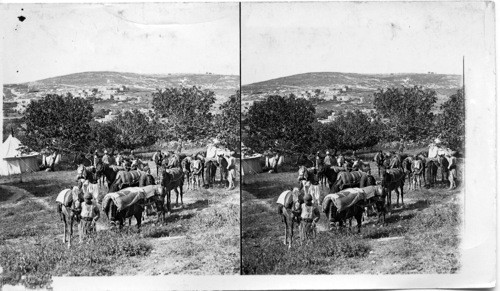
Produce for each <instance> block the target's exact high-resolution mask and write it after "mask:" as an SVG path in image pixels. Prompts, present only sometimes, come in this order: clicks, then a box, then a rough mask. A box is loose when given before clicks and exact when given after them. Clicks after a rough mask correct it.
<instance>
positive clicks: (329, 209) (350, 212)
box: [323, 185, 386, 233]
mask: <svg viewBox="0 0 500 291" xmlns="http://www.w3.org/2000/svg"><path fill="white" fill-rule="evenodd" d="M368 191H370V192H372V193H373V194H372V195H371V197H370V198H368V199H361V200H359V201H357V202H355V203H353V204H352V205H350V206H349V207H347V208H345V209H342V208H337V206H336V205H335V203H334V202H333V200H332V197H335V195H339V196H344V195H352V194H353V193H355V192H358V193H359V194H366V192H368ZM385 197H386V194H385V192H384V190H383V188H382V187H381V186H374V185H372V186H368V187H363V188H350V189H348V190H344V191H341V192H339V193H335V194H329V195H327V196H326V197H325V200H324V202H323V212H324V213H325V215H326V217H327V218H328V221H329V222H330V224H331V225H334V224H336V223H338V226H339V227H340V228H342V227H343V226H344V224H345V223H346V221H347V220H348V219H349V228H351V227H352V222H351V218H355V219H356V222H357V227H358V233H360V232H361V225H362V218H363V213H364V211H365V208H367V207H370V206H372V205H373V206H375V208H376V209H377V213H378V222H380V220H381V218H382V219H383V220H382V223H383V224H384V223H385V215H386V208H385ZM337 199H339V198H337Z"/></svg>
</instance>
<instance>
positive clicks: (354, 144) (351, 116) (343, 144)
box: [331, 110, 380, 151]
mask: <svg viewBox="0 0 500 291" xmlns="http://www.w3.org/2000/svg"><path fill="white" fill-rule="evenodd" d="M332 127H334V128H335V131H336V133H337V134H336V135H335V136H332V137H331V138H332V139H337V141H336V143H337V144H338V146H339V148H340V149H342V150H354V151H355V150H358V149H361V148H365V147H372V146H374V145H376V144H377V143H378V141H379V139H380V132H379V128H378V127H377V124H376V123H372V122H371V120H370V117H369V116H368V115H366V114H364V113H363V112H361V111H360V110H355V111H353V112H351V111H348V112H345V113H342V114H340V115H339V116H338V117H337V118H336V119H335V121H334V122H332Z"/></svg>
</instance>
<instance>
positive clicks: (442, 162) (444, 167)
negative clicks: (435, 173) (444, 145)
mask: <svg viewBox="0 0 500 291" xmlns="http://www.w3.org/2000/svg"><path fill="white" fill-rule="evenodd" d="M438 164H439V168H440V169H441V171H440V172H441V184H443V183H444V184H445V186H447V184H448V183H449V180H448V176H449V172H450V171H449V170H448V166H449V165H450V162H449V161H448V159H447V158H446V157H445V156H444V155H440V156H438Z"/></svg>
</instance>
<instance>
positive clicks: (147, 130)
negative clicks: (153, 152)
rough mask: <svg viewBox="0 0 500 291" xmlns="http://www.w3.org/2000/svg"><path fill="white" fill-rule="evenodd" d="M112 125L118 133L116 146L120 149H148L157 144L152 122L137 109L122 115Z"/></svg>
mask: <svg viewBox="0 0 500 291" xmlns="http://www.w3.org/2000/svg"><path fill="white" fill-rule="evenodd" d="M110 125H111V126H112V127H113V128H114V131H115V132H116V140H115V145H116V147H117V148H118V149H135V148H138V147H147V146H150V145H152V144H154V143H155V142H156V134H155V127H154V126H153V123H152V121H151V120H150V119H149V118H148V116H147V115H146V114H144V113H142V112H140V111H139V110H137V109H134V110H132V111H125V112H122V113H120V114H119V115H118V116H117V117H116V118H115V119H114V120H112V121H111V122H110ZM105 129H107V130H109V129H108V128H105Z"/></svg>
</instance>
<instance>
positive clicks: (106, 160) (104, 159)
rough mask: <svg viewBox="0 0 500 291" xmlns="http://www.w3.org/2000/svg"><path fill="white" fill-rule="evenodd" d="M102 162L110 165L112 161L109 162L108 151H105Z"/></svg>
mask: <svg viewBox="0 0 500 291" xmlns="http://www.w3.org/2000/svg"><path fill="white" fill-rule="evenodd" d="M102 162H103V163H104V164H108V165H109V164H110V160H109V155H108V151H107V150H104V156H102Z"/></svg>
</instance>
